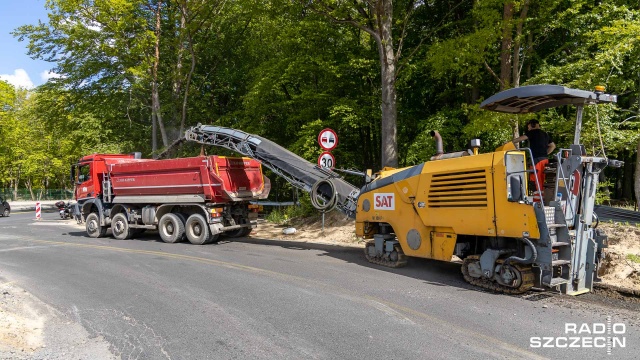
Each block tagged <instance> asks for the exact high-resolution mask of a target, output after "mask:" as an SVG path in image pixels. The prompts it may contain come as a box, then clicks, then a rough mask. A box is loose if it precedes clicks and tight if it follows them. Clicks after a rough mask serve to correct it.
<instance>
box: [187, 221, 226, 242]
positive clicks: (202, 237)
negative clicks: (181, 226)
mask: <svg viewBox="0 0 640 360" xmlns="http://www.w3.org/2000/svg"><path fill="white" fill-rule="evenodd" d="M185 231H186V234H187V239H188V240H189V242H190V243H192V244H194V245H204V244H208V243H210V242H213V241H215V240H216V239H217V238H218V235H215V238H212V236H211V231H210V230H209V224H207V221H206V220H205V219H204V216H202V215H200V214H193V215H191V216H189V218H188V219H187V222H186V224H185Z"/></svg>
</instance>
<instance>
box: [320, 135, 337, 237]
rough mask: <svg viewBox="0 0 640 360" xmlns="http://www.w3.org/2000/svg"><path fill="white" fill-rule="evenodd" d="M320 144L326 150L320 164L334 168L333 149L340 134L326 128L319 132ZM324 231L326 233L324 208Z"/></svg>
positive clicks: (321, 155)
mask: <svg viewBox="0 0 640 360" xmlns="http://www.w3.org/2000/svg"><path fill="white" fill-rule="evenodd" d="M318 144H319V145H320V147H321V148H322V150H324V152H323V153H322V154H320V156H319V157H318V166H320V167H321V168H323V169H330V170H333V168H334V166H335V165H336V158H335V157H334V156H333V154H332V153H331V150H333V149H335V148H336V146H338V134H336V132H335V131H333V129H329V128H326V129H324V130H322V131H320V134H318ZM322 232H323V233H324V210H322Z"/></svg>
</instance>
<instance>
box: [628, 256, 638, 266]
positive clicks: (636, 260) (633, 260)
mask: <svg viewBox="0 0 640 360" xmlns="http://www.w3.org/2000/svg"><path fill="white" fill-rule="evenodd" d="M626 259H627V260H629V261H631V262H634V263H638V264H640V255H636V254H627V256H626Z"/></svg>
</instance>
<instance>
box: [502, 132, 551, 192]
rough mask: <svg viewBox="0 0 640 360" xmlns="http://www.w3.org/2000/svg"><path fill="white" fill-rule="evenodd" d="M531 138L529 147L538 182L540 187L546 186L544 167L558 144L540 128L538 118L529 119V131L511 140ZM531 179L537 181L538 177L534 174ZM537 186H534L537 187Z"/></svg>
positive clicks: (515, 141) (516, 141)
mask: <svg viewBox="0 0 640 360" xmlns="http://www.w3.org/2000/svg"><path fill="white" fill-rule="evenodd" d="M524 140H529V148H530V149H531V154H532V155H533V162H534V166H535V168H536V172H537V175H538V176H537V178H538V179H537V180H538V181H537V182H538V184H540V187H541V188H540V189H542V187H544V181H545V174H544V168H545V167H546V166H547V165H548V164H549V159H548V157H549V154H551V153H552V152H553V150H555V148H556V144H554V143H553V140H551V136H549V134H547V133H546V132H545V131H544V130H542V129H540V122H539V121H538V120H535V119H534V120H529V122H528V123H527V131H526V132H525V133H524V135H522V136H519V137H517V138H515V139H513V140H511V141H512V142H513V143H514V144H517V143H519V142H521V141H524ZM529 180H530V181H532V182H535V180H536V178H535V177H534V175H533V174H531V175H530V179H529ZM536 187H537V186H534V188H536Z"/></svg>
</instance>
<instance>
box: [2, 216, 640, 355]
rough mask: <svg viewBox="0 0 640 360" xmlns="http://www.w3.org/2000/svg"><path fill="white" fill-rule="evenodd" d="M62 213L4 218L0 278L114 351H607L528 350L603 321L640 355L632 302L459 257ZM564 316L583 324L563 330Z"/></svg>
mask: <svg viewBox="0 0 640 360" xmlns="http://www.w3.org/2000/svg"><path fill="white" fill-rule="evenodd" d="M56 217H57V214H56V213H45V214H44V219H43V220H42V221H40V222H39V223H36V222H34V221H33V214H32V213H22V214H18V213H16V214H12V215H11V217H9V218H0V283H3V282H15V283H16V284H18V285H19V286H21V287H22V288H24V289H26V290H27V291H29V292H30V293H32V294H33V295H35V296H36V297H38V298H39V299H40V300H42V301H44V302H45V303H47V304H49V305H50V306H52V307H54V308H55V309H57V310H59V311H60V312H61V313H62V314H63V315H64V316H66V317H67V318H68V319H69V320H70V321H74V322H77V323H79V324H81V325H82V326H83V327H84V328H85V329H86V330H87V331H88V332H89V334H91V336H102V337H103V338H104V339H105V340H106V341H107V342H108V343H109V346H110V347H109V349H110V351H111V352H112V353H113V354H114V355H116V356H118V357H122V358H140V359H161V358H167V359H169V358H170V359H431V358H444V359H449V358H451V359H453V358H456V359H459V358H478V357H480V358H515V357H517V358H558V359H562V358H567V359H575V358H587V357H588V358H595V357H598V358H599V357H607V349H606V348H593V347H592V348H585V347H580V348H557V347H554V348H532V347H531V346H530V345H531V338H532V337H540V338H545V337H547V338H552V337H553V340H552V342H550V344H553V345H559V346H569V344H570V345H573V346H575V345H581V346H584V345H585V339H586V345H589V344H592V346H593V343H591V342H590V340H589V339H590V338H592V337H594V336H604V337H607V336H612V335H608V334H604V335H593V334H588V333H585V332H584V330H585V329H586V328H584V326H585V325H583V324H586V326H587V327H588V328H590V329H593V328H594V325H593V324H594V323H598V324H606V323H607V320H611V322H612V323H614V324H616V323H617V324H624V334H617V335H613V336H616V337H617V338H618V341H622V340H623V338H624V341H625V342H624V345H625V347H624V348H623V347H621V346H617V347H614V348H612V349H611V356H610V357H608V358H612V359H619V358H630V359H631V358H637V354H638V353H639V352H640V331H638V326H639V325H640V319H639V318H640V313H639V312H638V311H637V308H636V309H633V308H632V309H631V310H630V309H621V308H615V307H610V306H605V305H600V304H598V303H594V301H593V297H588V298H580V297H578V298H572V297H565V296H552V295H551V294H547V293H535V292H533V293H529V294H527V295H525V296H505V295H497V294H492V293H488V292H484V291H480V290H478V289H475V288H473V287H471V286H469V285H467V284H466V283H465V282H464V281H463V280H462V276H461V274H460V268H459V265H456V264H449V263H441V262H434V261H427V260H421V259H411V260H410V262H409V265H408V267H406V268H402V269H388V268H384V267H379V266H376V265H372V264H369V263H367V262H366V260H365V259H364V256H363V254H362V250H361V249H354V248H346V247H338V246H326V245H319V244H315V245H314V244H304V243H296V242H287V241H272V240H266V239H260V238H259V236H256V237H253V238H246V239H238V240H237V241H234V242H224V241H223V242H221V243H219V244H212V245H205V246H195V245H190V244H185V243H182V244H165V243H163V242H161V241H160V240H159V237H158V236H157V235H156V234H145V235H143V236H141V237H140V238H138V239H136V240H127V241H118V240H115V239H111V238H104V239H90V238H87V237H85V236H84V231H83V230H82V229H81V228H79V227H77V226H74V225H73V223H71V222H64V221H61V220H58V219H56ZM585 299H587V300H585ZM596 302H597V301H596ZM567 323H576V324H577V328H578V329H580V328H581V327H582V328H583V332H582V333H581V334H566V333H565V327H566V326H567V325H566V324H567ZM596 326H597V325H596ZM596 330H597V329H596ZM617 330H618V331H620V330H622V325H618V326H617ZM575 337H578V338H579V343H576V342H574V341H575V340H573V338H575ZM562 338H567V339H566V340H563V339H562ZM541 340H542V342H543V344H544V343H545V342H546V341H547V340H546V339H541ZM567 341H568V342H569V344H567ZM596 341H597V340H596ZM599 344H600V343H597V344H596V345H599Z"/></svg>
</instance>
